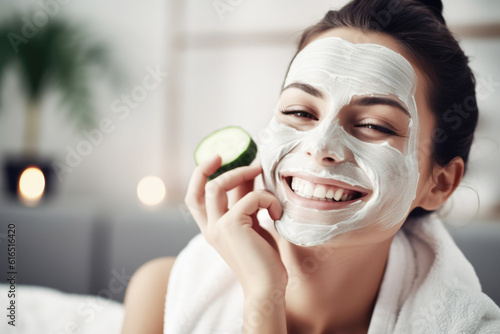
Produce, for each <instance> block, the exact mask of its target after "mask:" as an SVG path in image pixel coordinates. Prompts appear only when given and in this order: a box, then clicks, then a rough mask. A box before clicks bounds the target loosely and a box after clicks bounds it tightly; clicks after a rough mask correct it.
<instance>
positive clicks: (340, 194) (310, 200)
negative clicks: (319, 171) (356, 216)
mask: <svg viewBox="0 0 500 334" xmlns="http://www.w3.org/2000/svg"><path fill="white" fill-rule="evenodd" d="M282 179H283V182H284V183H285V185H286V186H285V188H286V192H287V195H288V198H289V199H290V200H291V201H292V202H295V203H296V204H299V205H302V206H310V207H312V208H316V209H319V210H328V209H338V208H341V207H344V206H347V205H349V204H352V203H354V202H357V201H359V200H363V199H364V198H365V197H367V196H368V194H369V191H368V190H366V189H363V188H360V187H355V186H351V185H348V184H346V183H344V182H341V181H337V180H331V179H321V178H316V177H311V176H309V175H283V176H282Z"/></svg>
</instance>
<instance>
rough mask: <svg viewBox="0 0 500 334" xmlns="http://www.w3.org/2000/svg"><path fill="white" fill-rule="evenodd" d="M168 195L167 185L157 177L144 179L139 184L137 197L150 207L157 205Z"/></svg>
mask: <svg viewBox="0 0 500 334" xmlns="http://www.w3.org/2000/svg"><path fill="white" fill-rule="evenodd" d="M165 195H166V189H165V184H164V183H163V181H162V180H161V179H160V178H159V177H157V176H146V177H143V178H142V179H141V180H140V181H139V183H138V184H137V197H139V200H140V201H141V202H142V203H144V204H146V205H149V206H153V205H157V204H159V203H160V202H161V201H163V199H164V198H165Z"/></svg>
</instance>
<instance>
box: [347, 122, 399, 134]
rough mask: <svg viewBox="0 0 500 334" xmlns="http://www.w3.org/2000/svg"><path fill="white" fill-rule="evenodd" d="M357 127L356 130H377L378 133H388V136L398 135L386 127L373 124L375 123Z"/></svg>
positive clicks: (362, 124) (361, 124)
mask: <svg viewBox="0 0 500 334" xmlns="http://www.w3.org/2000/svg"><path fill="white" fill-rule="evenodd" d="M355 127H356V128H366V129H371V130H375V131H378V132H382V133H386V134H389V135H395V134H396V132H394V131H393V130H391V129H389V128H386V127H385V126H381V125H378V124H373V123H360V124H357V125H355Z"/></svg>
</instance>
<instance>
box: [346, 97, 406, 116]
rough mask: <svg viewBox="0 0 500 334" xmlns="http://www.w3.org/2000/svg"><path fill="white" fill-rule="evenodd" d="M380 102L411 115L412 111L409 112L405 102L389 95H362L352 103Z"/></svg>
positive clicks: (372, 103)
mask: <svg viewBox="0 0 500 334" xmlns="http://www.w3.org/2000/svg"><path fill="white" fill-rule="evenodd" d="M378 104H383V105H387V106H391V107H395V108H397V109H399V110H401V111H402V112H404V113H405V114H406V115H407V116H409V117H411V116H410V113H409V112H408V109H406V108H405V107H404V106H403V104H401V103H399V102H398V101H396V100H393V99H390V98H387V97H379V96H366V97H361V98H359V99H356V100H354V101H353V102H352V105H356V106H374V105H378Z"/></svg>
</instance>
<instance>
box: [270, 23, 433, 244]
mask: <svg viewBox="0 0 500 334" xmlns="http://www.w3.org/2000/svg"><path fill="white" fill-rule="evenodd" d="M403 54H404V53H403V50H402V49H401V48H400V47H399V45H398V44H397V43H396V42H395V41H394V40H393V39H392V38H390V37H388V36H385V35H382V34H378V33H368V34H366V33H362V32H359V31H357V30H354V29H347V28H339V29H333V30H330V31H328V32H326V33H324V34H322V35H320V36H318V37H317V38H316V39H315V40H314V41H312V42H311V43H309V45H307V46H306V47H305V48H304V49H303V50H302V51H301V52H300V53H299V54H298V55H297V57H296V58H295V59H294V61H293V62H292V65H291V67H290V70H289V72H288V75H287V78H286V80H285V85H284V89H283V91H282V94H281V97H280V100H279V103H278V107H277V109H276V112H275V115H274V117H273V119H272V121H271V123H270V124H269V126H268V128H267V129H266V130H265V131H264V133H263V136H262V140H261V147H260V152H261V160H262V165H263V168H264V178H265V183H266V186H267V188H268V189H269V190H270V191H272V192H273V193H274V194H275V195H276V196H277V197H278V199H279V200H280V202H281V203H282V205H283V208H284V213H283V217H282V218H281V219H280V220H278V221H277V222H276V223H275V225H276V229H277V231H278V232H279V233H280V234H281V235H282V236H283V237H285V238H286V239H287V240H289V241H290V242H292V243H295V244H298V245H303V246H313V245H318V244H323V243H326V242H337V243H341V242H342V241H343V240H344V241H345V240H349V242H350V244H352V241H353V240H351V239H352V238H353V237H354V236H355V237H356V240H359V241H361V240H364V239H367V240H371V241H377V240H384V239H387V238H389V237H392V236H393V235H394V234H395V233H396V231H397V230H398V229H399V228H400V227H401V224H402V223H403V222H404V220H405V219H406V217H407V216H408V213H409V212H410V211H411V210H413V208H415V207H416V206H418V205H419V203H420V201H421V199H422V197H423V196H424V195H425V193H426V191H429V188H428V187H429V178H430V172H429V168H430V165H431V163H430V154H429V152H430V151H429V147H430V138H431V133H432V131H433V127H434V122H433V117H432V114H431V112H430V110H429V107H428V105H427V102H426V88H427V83H426V81H425V79H424V77H423V76H422V75H421V73H420V71H419V69H418V68H417V67H416V66H414V65H412V64H411V63H410V62H409V61H408V58H405V57H404V56H403Z"/></svg>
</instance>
